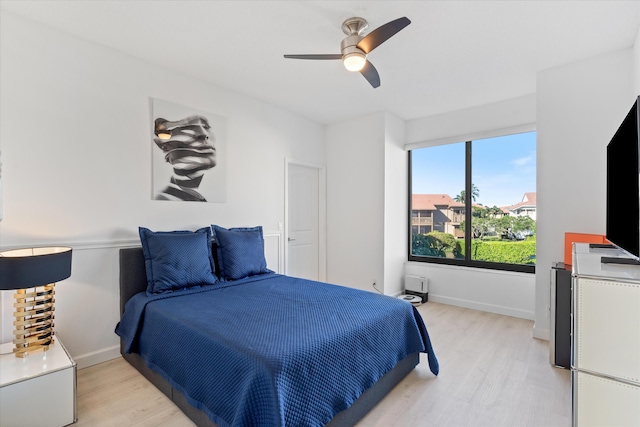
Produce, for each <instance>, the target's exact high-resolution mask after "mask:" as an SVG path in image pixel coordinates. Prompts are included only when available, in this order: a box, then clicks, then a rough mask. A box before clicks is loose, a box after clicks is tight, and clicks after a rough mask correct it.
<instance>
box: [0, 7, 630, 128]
mask: <svg viewBox="0 0 640 427" xmlns="http://www.w3.org/2000/svg"><path fill="white" fill-rule="evenodd" d="M1 10H2V11H3V13H4V12H5V11H9V12H11V13H14V14H16V15H19V16H22V17H25V18H28V19H31V20H34V21H37V22H41V23H43V24H46V25H49V26H51V27H54V28H57V29H59V30H61V31H65V32H68V33H70V34H73V35H75V36H77V37H80V38H83V39H86V40H90V41H93V42H96V43H99V44H102V45H105V46H109V47H111V48H113V49H116V50H118V51H121V52H124V53H127V54H129V55H133V56H135V57H138V58H142V59H143V60H146V61H149V62H151V63H155V64H159V65H161V66H163V67H166V68H170V69H173V70H175V71H178V72H180V73H183V74H187V75H191V76H193V77H196V78H198V79H201V80H204V81H207V82H210V83H213V84H215V85H218V86H221V87H225V88H228V89H231V90H234V91H237V92H240V93H244V94H247V95H250V96H252V97H254V98H258V99H261V100H264V101H266V102H268V103H270V104H274V105H278V106H280V107H282V108H285V109H287V110H290V111H293V112H296V113H298V114H301V115H303V116H305V117H308V118H310V119H312V120H315V121H317V122H320V123H325V124H326V123H333V122H337V121H341V120H345V119H349V118H352V117H356V116H361V115H364V114H368V113H373V112H376V111H389V112H392V113H394V114H396V115H397V116H398V117H400V118H402V119H405V120H408V119H412V118H416V117H422V116H426V115H431V114H436V113H441V112H446V111H451V110H456V109H461V108H467V107H471V106H474V105H480V104H485V103H489V102H494V101H499V100H502V99H507V98H512V97H516V96H520V95H525V94H531V93H534V92H535V85H536V73H537V72H538V71H540V70H544V69H548V68H551V67H555V66H558V65H563V64H568V63H571V62H575V61H579V60H581V59H585V58H589V57H592V56H596V55H600V54H603V53H607V52H613V51H616V50H620V49H625V48H629V47H631V46H632V45H633V42H634V40H635V37H636V34H637V32H638V29H639V27H640V0H636V1H612V0H608V1H515V0H502V1H293V0H290V1H213V0H199V1H187V0H183V1H169V0H157V1H151V0H146V1H139V0H129V1H122V0H120V1H118V0H110V1H99V0H93V1H92V0H83V1H78V0H71V1H60V0H55V1H52V0H48V1H46V0H39V1H29V0H22V1H10V0H1ZM351 16H362V17H364V18H365V19H367V20H368V21H369V29H368V30H367V32H366V33H368V32H369V31H371V30H372V29H374V28H377V27H378V26H380V25H382V24H384V23H386V22H388V21H390V20H393V19H396V18H399V17H401V16H406V17H408V18H409V19H410V20H411V21H412V23H411V25H409V26H408V27H407V28H405V29H404V30H402V31H401V32H399V33H398V34H397V35H395V36H394V37H393V38H391V39H390V40H388V41H387V42H386V43H384V44H383V45H381V46H380V47H378V48H377V49H376V50H375V51H374V52H372V53H371V54H370V55H369V60H370V61H371V62H372V63H373V64H374V65H375V67H376V68H377V69H378V72H379V73H380V77H381V82H382V83H381V86H380V87H379V88H377V89H373V88H372V87H371V86H370V85H369V84H368V83H367V81H366V80H365V79H364V78H363V77H362V76H361V75H360V74H359V73H350V72H348V71H347V70H345V69H344V67H343V66H342V64H341V62H340V61H301V60H291V59H284V58H283V56H282V55H283V54H285V53H290V54H299V53H339V52H340V47H339V45H340V41H341V40H342V38H344V37H345V35H344V34H343V33H342V31H341V29H340V27H341V24H342V22H343V21H344V20H345V19H346V18H349V17H351Z"/></svg>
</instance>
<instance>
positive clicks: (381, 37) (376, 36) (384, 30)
mask: <svg viewBox="0 0 640 427" xmlns="http://www.w3.org/2000/svg"><path fill="white" fill-rule="evenodd" d="M409 24H411V21H409V18H407V17H406V16H403V17H402V18H398V19H395V20H393V21H390V22H387V23H386V24H384V25H382V26H380V27H378V28H376V29H375V30H373V31H371V32H370V33H369V34H367V35H366V36H365V38H363V39H362V40H360V42H359V43H358V44H357V45H356V47H357V48H358V49H360V50H362V51H363V52H364V53H366V54H368V53H369V52H371V51H372V50H373V49H375V48H377V47H378V46H380V45H381V44H382V43H384V42H386V41H387V40H389V39H390V38H391V37H392V36H393V35H394V34H396V33H397V32H398V31H400V30H402V29H403V28H404V27H406V26H407V25H409Z"/></svg>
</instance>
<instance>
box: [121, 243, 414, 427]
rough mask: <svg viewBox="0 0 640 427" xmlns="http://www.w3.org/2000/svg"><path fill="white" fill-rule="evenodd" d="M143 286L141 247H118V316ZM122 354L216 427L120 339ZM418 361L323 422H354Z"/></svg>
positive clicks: (335, 426)
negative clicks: (126, 350) (329, 419)
mask: <svg viewBox="0 0 640 427" xmlns="http://www.w3.org/2000/svg"><path fill="white" fill-rule="evenodd" d="M146 289H147V274H146V270H145V264H144V256H143V254H142V248H140V247H137V248H124V249H120V315H121V316H122V313H123V312H124V305H125V303H126V302H127V301H129V299H130V298H131V297H132V296H134V295H135V294H137V293H139V292H143V291H145V290H146ZM120 353H121V354H122V357H123V358H124V359H125V360H126V361H127V362H129V363H130V364H131V365H132V366H133V367H134V368H136V369H137V370H138V371H140V373H142V375H144V376H145V377H146V378H147V379H148V380H149V381H151V383H152V384H153V385H155V386H156V387H157V388H158V389H159V390H160V391H162V392H163V393H164V394H165V395H166V396H167V397H168V398H169V399H171V400H172V401H173V402H174V403H175V404H176V405H177V406H178V408H180V410H181V411H182V412H184V413H185V415H187V416H188V417H189V418H190V419H191V420H192V421H193V422H194V423H196V425H198V426H208V427H217V425H216V424H215V423H213V422H212V421H211V420H210V419H209V417H207V415H206V414H205V413H204V412H203V411H201V410H200V409H197V408H195V407H193V406H191V405H190V404H189V403H187V400H186V398H185V397H184V396H183V395H182V394H181V393H180V392H179V391H178V390H176V389H174V388H173V387H171V385H170V384H169V383H168V382H167V380H165V379H164V378H163V377H161V376H160V375H159V374H157V373H156V372H154V371H152V370H151V369H149V368H148V367H147V365H146V363H145V361H144V360H143V359H142V357H140V355H138V354H136V353H131V354H126V353H125V352H124V351H123V342H122V340H120ZM418 363H420V354H419V353H412V354H410V355H409V356H407V357H406V358H405V359H403V360H401V361H400V362H399V363H398V364H397V365H396V367H395V368H393V369H392V370H391V371H389V372H388V373H387V374H385V375H384V376H383V377H382V378H380V379H379V380H378V382H377V383H375V384H374V385H373V386H372V387H371V388H369V389H368V390H366V391H365V392H364V393H363V394H362V395H361V396H360V397H359V398H358V399H357V400H356V401H355V402H354V403H353V405H351V407H349V408H348V409H346V410H344V411H342V412H339V413H338V414H337V415H336V416H335V417H334V418H333V419H332V420H331V422H329V424H327V426H330V427H346V426H353V425H355V424H356V423H357V422H358V421H359V420H360V419H361V418H362V417H364V416H365V415H366V414H367V412H369V411H370V410H371V408H373V407H374V406H375V405H376V404H377V403H378V402H379V401H381V400H382V398H384V396H385V395H387V393H389V392H390V391H391V389H393V387H395V386H396V384H398V383H399V382H400V381H402V379H403V378H404V377H405V376H406V375H407V374H408V373H409V372H411V371H412V370H413V368H415V366H416V365H417V364H418Z"/></svg>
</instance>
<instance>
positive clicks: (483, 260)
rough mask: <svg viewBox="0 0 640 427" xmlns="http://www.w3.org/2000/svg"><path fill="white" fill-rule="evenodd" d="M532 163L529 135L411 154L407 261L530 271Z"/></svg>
mask: <svg viewBox="0 0 640 427" xmlns="http://www.w3.org/2000/svg"><path fill="white" fill-rule="evenodd" d="M535 161H536V133H535V132H526V133H519V134H514V135H507V136H500V137H494V138H487V139H479V140H474V141H466V142H460V143H453V144H446V145H438V146H432V147H425V148H417V149H413V150H411V151H409V173H410V177H409V183H410V185H409V212H410V213H409V217H410V227H409V233H410V234H409V242H410V252H409V260H411V261H423V262H436V263H441V264H455V265H466V266H472V267H481V268H494V269H499V270H511V271H521V272H531V273H533V272H535V263H536V252H535V251H536V187H535V185H536V164H535ZM427 213H428V214H427Z"/></svg>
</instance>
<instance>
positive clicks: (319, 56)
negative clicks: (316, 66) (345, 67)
mask: <svg viewBox="0 0 640 427" xmlns="http://www.w3.org/2000/svg"><path fill="white" fill-rule="evenodd" d="M284 57H285V58H289V59H342V54H340V53H326V54H317V55H285V56H284Z"/></svg>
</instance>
